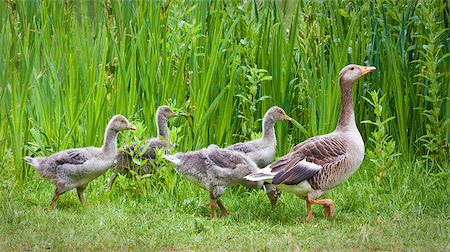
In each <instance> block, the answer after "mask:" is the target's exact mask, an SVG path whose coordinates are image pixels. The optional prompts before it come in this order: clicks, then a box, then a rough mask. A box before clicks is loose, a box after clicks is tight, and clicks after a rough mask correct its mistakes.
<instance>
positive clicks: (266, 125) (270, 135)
mask: <svg viewBox="0 0 450 252" xmlns="http://www.w3.org/2000/svg"><path fill="white" fill-rule="evenodd" d="M274 124H275V123H274V122H273V120H271V119H270V118H268V117H267V116H265V117H264V119H263V125H262V131H263V132H262V134H263V138H264V139H275V129H274Z"/></svg>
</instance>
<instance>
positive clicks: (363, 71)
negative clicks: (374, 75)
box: [358, 66, 376, 76]
mask: <svg viewBox="0 0 450 252" xmlns="http://www.w3.org/2000/svg"><path fill="white" fill-rule="evenodd" d="M358 67H359V69H360V70H361V76H364V75H366V74H368V73H370V72H373V71H375V70H376V67H373V66H358Z"/></svg>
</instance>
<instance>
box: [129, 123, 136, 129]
mask: <svg viewBox="0 0 450 252" xmlns="http://www.w3.org/2000/svg"><path fill="white" fill-rule="evenodd" d="M127 128H128V129H129V130H136V126H134V125H133V124H131V123H129V124H128V126H127Z"/></svg>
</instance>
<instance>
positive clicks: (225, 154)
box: [163, 145, 263, 218]
mask: <svg viewBox="0 0 450 252" xmlns="http://www.w3.org/2000/svg"><path fill="white" fill-rule="evenodd" d="M163 158H164V159H166V160H167V161H169V162H171V163H173V164H174V165H175V166H176V168H177V171H178V172H179V173H181V174H183V175H185V176H186V177H187V178H188V179H189V180H190V181H191V182H193V183H194V184H196V185H198V186H200V187H201V188H203V189H205V190H207V191H208V192H209V197H210V201H209V205H210V207H211V216H212V218H216V206H217V205H218V206H219V208H220V210H221V212H222V214H223V215H229V212H228V210H227V209H226V208H225V206H224V205H223V203H222V201H221V200H220V197H221V196H222V195H223V193H224V192H225V190H226V189H227V187H229V186H231V185H243V186H246V187H251V188H257V187H261V186H262V184H263V182H262V181H258V182H251V181H248V180H245V179H244V176H246V175H248V174H251V173H254V172H256V171H258V170H259V169H258V166H257V165H256V164H255V162H253V161H252V160H251V159H250V158H248V157H247V156H246V155H244V154H242V153H240V152H237V151H232V150H227V149H221V148H219V147H217V146H216V145H210V146H208V148H205V149H201V150H198V151H191V152H186V153H181V152H180V153H176V154H174V155H164V156H163Z"/></svg>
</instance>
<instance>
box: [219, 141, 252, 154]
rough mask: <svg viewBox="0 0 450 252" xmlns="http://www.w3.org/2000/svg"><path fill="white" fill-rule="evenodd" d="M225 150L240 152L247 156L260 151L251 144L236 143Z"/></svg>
mask: <svg viewBox="0 0 450 252" xmlns="http://www.w3.org/2000/svg"><path fill="white" fill-rule="evenodd" d="M225 149H228V150H234V151H239V152H242V153H245V154H247V153H250V152H254V151H257V150H258V148H256V146H255V145H253V144H249V143H236V144H233V145H230V146H228V147H226V148H225Z"/></svg>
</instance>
